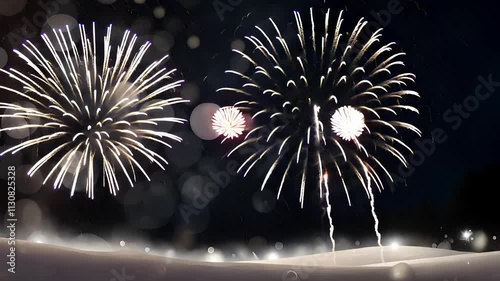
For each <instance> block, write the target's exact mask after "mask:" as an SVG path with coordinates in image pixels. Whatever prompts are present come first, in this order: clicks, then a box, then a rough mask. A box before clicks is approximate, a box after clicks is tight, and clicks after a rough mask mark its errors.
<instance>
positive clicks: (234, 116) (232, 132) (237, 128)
mask: <svg viewBox="0 0 500 281" xmlns="http://www.w3.org/2000/svg"><path fill="white" fill-rule="evenodd" d="M212 128H213V129H214V130H215V131H216V132H217V133H218V134H219V135H223V136H224V137H225V138H224V140H223V141H222V142H224V141H225V140H226V139H233V138H237V137H239V136H241V134H243V131H244V130H245V118H244V117H243V114H242V113H241V111H240V110H239V109H237V108H235V107H234V106H226V107H222V108H220V109H219V110H217V112H215V114H214V116H213V117H212Z"/></svg>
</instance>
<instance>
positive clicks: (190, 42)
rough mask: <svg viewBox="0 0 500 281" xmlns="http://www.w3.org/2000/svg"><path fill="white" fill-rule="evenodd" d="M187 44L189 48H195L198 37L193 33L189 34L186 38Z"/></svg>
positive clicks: (198, 44)
mask: <svg viewBox="0 0 500 281" xmlns="http://www.w3.org/2000/svg"><path fill="white" fill-rule="evenodd" d="M187 45H188V47H189V48H191V49H193V50H194V49H197V48H198V47H199V46H200V37H198V36H196V35H193V36H190V37H189V38H188V40H187Z"/></svg>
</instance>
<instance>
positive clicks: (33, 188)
mask: <svg viewBox="0 0 500 281" xmlns="http://www.w3.org/2000/svg"><path fill="white" fill-rule="evenodd" d="M31 167H32V166H21V167H18V168H16V189H17V191H19V192H21V193H23V194H26V195H29V194H34V193H37V192H38V191H39V190H40V188H41V187H42V185H43V180H44V177H43V176H42V173H41V172H40V170H38V171H36V172H35V173H34V174H33V175H32V176H31V177H30V176H29V175H28V171H29V170H30V169H31Z"/></svg>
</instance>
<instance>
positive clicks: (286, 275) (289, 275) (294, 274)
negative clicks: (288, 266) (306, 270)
mask: <svg viewBox="0 0 500 281" xmlns="http://www.w3.org/2000/svg"><path fill="white" fill-rule="evenodd" d="M282 280H290V281H294V280H299V275H298V274H297V272H295V271H293V270H289V271H287V272H285V273H284V274H283V277H282Z"/></svg>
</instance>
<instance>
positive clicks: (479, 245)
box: [472, 231, 488, 252]
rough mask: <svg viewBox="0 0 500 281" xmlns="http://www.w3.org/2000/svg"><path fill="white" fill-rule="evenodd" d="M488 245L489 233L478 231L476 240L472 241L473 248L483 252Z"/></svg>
mask: <svg viewBox="0 0 500 281" xmlns="http://www.w3.org/2000/svg"><path fill="white" fill-rule="evenodd" d="M486 246H488V235H486V233H484V232H483V231H481V232H476V234H475V239H474V242H473V243H472V249H474V251H476V252H483V251H484V250H485V249H486Z"/></svg>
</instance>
